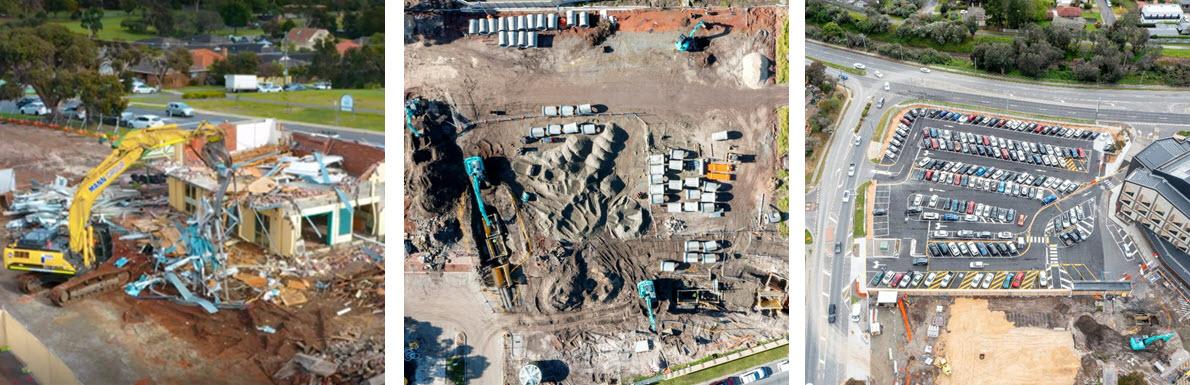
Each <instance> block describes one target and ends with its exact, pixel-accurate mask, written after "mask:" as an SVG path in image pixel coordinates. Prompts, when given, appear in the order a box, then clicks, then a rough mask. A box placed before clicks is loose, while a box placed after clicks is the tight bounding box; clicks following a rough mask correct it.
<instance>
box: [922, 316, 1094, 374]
mask: <svg viewBox="0 0 1190 385" xmlns="http://www.w3.org/2000/svg"><path fill="white" fill-rule="evenodd" d="M949 312H950V318H949V320H948V321H947V326H946V331H945V332H943V333H942V334H941V336H940V337H939V341H940V343H939V345H938V347H937V351H938V352H939V355H941V356H945V357H946V358H947V360H949V361H950V363H951V366H952V367H953V370H954V373H953V375H951V376H949V377H948V376H939V377H938V379H937V380H938V383H939V384H944V385H945V384H1004V383H1010V384H1054V385H1068V384H1072V383H1074V379H1075V375H1076V374H1077V373H1078V371H1079V367H1080V364H1079V355H1078V353H1077V352H1076V351H1075V349H1074V340H1073V338H1071V336H1070V332H1068V331H1054V330H1049V329H1043V328H1037V327H1017V326H1015V325H1013V323H1011V322H1009V321H1008V319H1007V318H1005V313H1003V312H1000V311H992V310H990V309H989V308H988V300H986V299H970V298H959V299H957V300H955V302H954V304H953V305H951V308H950V309H949ZM981 355H982V356H983V357H982V358H981Z"/></svg>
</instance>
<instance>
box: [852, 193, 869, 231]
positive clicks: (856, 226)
mask: <svg viewBox="0 0 1190 385" xmlns="http://www.w3.org/2000/svg"><path fill="white" fill-rule="evenodd" d="M871 184H872V181H870V180H869V181H864V183H863V184H860V185H859V187H857V188H856V189H855V217H854V218H852V220H851V226H852V227H851V231H852V232H853V233H855V234H854V237H856V238H859V237H863V236H866V235H868V230H867V229H868V226H867V221H866V219H867V215H864V214H865V212H866V211H867V207H865V206H864V201H865V200H866V198H867V197H865V196H864V195H865V193H866V192H867V191H868V185H871Z"/></svg>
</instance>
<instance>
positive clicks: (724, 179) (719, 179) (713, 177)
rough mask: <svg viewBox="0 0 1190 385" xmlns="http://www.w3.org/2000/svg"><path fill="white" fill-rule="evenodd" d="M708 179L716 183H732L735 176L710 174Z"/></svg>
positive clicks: (717, 173)
mask: <svg viewBox="0 0 1190 385" xmlns="http://www.w3.org/2000/svg"><path fill="white" fill-rule="evenodd" d="M707 179H710V180H713V181H716V182H731V181H733V180H735V175H732V174H724V173H719V172H708V173H707Z"/></svg>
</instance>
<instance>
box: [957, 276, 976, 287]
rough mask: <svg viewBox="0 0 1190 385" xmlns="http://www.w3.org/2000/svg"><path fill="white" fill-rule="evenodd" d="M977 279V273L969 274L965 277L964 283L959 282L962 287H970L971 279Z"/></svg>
mask: <svg viewBox="0 0 1190 385" xmlns="http://www.w3.org/2000/svg"><path fill="white" fill-rule="evenodd" d="M974 279H975V274H967V275H966V276H964V277H963V283H961V284H959V288H960V289H970V288H971V281H972V280H974Z"/></svg>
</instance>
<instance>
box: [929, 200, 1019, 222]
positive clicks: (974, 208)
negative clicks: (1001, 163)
mask: <svg viewBox="0 0 1190 385" xmlns="http://www.w3.org/2000/svg"><path fill="white" fill-rule="evenodd" d="M910 199H911V200H910V201H911V202H912V204H911V205H910V207H914V206H916V207H921V206H922V204H923V203H924V204H925V205H927V206H928V207H929V208H932V209H938V210H942V211H949V212H950V213H954V214H957V215H962V216H963V220H964V221H967V222H979V221H980V220H983V221H987V222H999V223H1010V222H1012V220H1013V219H1015V218H1016V209H1011V208H1003V207H996V206H992V205H990V204H983V203H977V202H975V201H974V200H960V199H952V198H940V197H939V196H938V195H937V194H935V195H931V196H930V198H929V200H926V199H925V196H924V195H922V194H913V197H912V198H910ZM1022 215H1023V214H1022Z"/></svg>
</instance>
